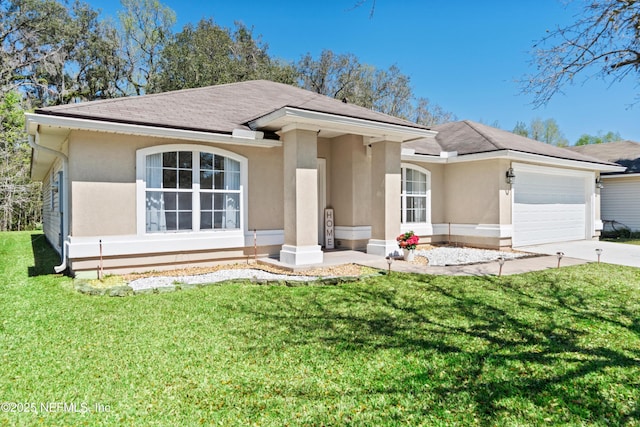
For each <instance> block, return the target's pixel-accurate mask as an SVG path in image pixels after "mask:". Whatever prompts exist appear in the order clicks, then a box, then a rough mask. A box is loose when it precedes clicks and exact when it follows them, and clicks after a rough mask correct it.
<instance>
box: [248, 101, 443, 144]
mask: <svg viewBox="0 0 640 427" xmlns="http://www.w3.org/2000/svg"><path fill="white" fill-rule="evenodd" d="M279 120H280V121H284V122H286V123H285V124H288V123H309V124H315V125H317V126H319V127H320V128H322V129H327V130H337V131H341V132H347V133H355V134H359V135H365V136H370V137H374V138H381V140H384V139H385V138H390V139H391V140H401V141H410V140H413V139H419V138H434V137H435V136H436V134H437V132H436V131H432V130H427V129H420V128H413V127H410V126H402V125H396V124H393V123H384V122H377V121H375V120H366V119H359V118H355V117H347V116H340V115H337V114H330V113H322V112H318V111H309V110H301V109H299V108H293V107H283V108H280V109H278V110H276V111H273V112H271V113H269V114H267V115H265V116H262V117H260V118H258V119H255V120H253V121H251V122H250V123H249V125H250V127H251V128H252V129H262V128H265V127H268V126H270V125H273V123H274V122H276V121H279Z"/></svg>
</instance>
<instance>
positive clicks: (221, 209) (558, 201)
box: [26, 81, 621, 275]
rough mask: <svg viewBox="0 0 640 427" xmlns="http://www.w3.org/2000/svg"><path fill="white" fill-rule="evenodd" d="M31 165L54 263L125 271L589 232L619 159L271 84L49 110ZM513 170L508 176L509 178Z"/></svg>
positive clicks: (296, 261)
mask: <svg viewBox="0 0 640 427" xmlns="http://www.w3.org/2000/svg"><path fill="white" fill-rule="evenodd" d="M26 127H27V131H28V133H29V137H30V144H31V146H32V148H33V155H32V164H31V174H32V178H33V179H35V180H41V181H42V182H43V192H44V216H43V218H44V220H43V221H44V232H45V235H46V237H47V239H48V240H49V242H51V244H52V245H53V246H54V247H55V248H56V250H57V251H58V252H59V253H60V254H61V258H62V260H63V262H62V264H61V265H60V266H58V270H62V269H64V268H67V267H68V268H70V270H71V271H73V272H74V273H75V274H81V275H84V274H87V275H88V274H95V272H96V268H97V266H98V265H102V266H103V269H104V271H106V272H112V273H119V272H126V271H147V270H152V269H153V270H161V269H168V268H175V267H177V266H192V265H207V264H209V263H212V262H215V261H220V260H226V259H244V258H247V257H252V256H254V254H258V256H265V255H276V256H279V257H280V260H281V261H282V262H284V263H287V264H291V265H308V264H317V263H321V262H322V260H323V246H324V238H325V234H324V213H325V208H328V207H330V208H332V209H333V212H334V222H335V228H334V233H335V235H334V237H335V243H336V245H337V246H338V248H349V249H356V250H366V251H367V252H368V253H371V254H376V255H380V256H385V255H387V254H389V253H390V252H393V251H395V250H396V249H397V244H396V240H395V238H396V236H397V235H398V234H399V233H400V231H401V230H409V229H411V230H415V232H416V233H418V234H419V235H420V236H422V238H423V239H422V240H423V241H427V242H428V241H432V242H441V241H454V242H457V243H464V244H471V245H476V246H482V247H494V248H499V247H510V246H518V245H525V244H532V243H538V242H545V241H553V240H554V239H555V240H557V239H561V240H565V239H591V238H593V237H595V236H597V235H598V230H599V229H600V228H601V223H600V221H599V218H600V217H599V203H598V195H597V192H596V190H595V180H596V178H597V177H598V176H599V173H600V172H615V171H618V170H620V169H621V168H620V167H619V166H617V165H614V164H611V163H609V162H606V161H600V160H597V159H593V158H591V157H588V156H585V155H582V154H579V153H575V152H571V151H568V150H564V149H561V148H557V147H551V146H548V145H545V144H542V143H538V142H536V141H532V140H529V139H526V138H523V137H520V136H517V135H513V134H511V133H509V132H504V131H501V130H498V129H493V128H491V127H488V126H484V125H481V124H478V123H473V122H466V121H465V122H456V123H450V124H446V125H442V126H438V127H436V128H434V129H429V128H427V127H425V126H421V125H417V124H415V123H411V122H408V121H405V120H402V119H399V118H395V117H391V116H388V115H385V114H381V113H377V112H374V111H371V110H368V109H366V108H362V107H358V106H356V105H351V104H348V103H345V102H341V101H338V100H335V99H332V98H328V97H325V96H322V95H318V94H315V93H312V92H309V91H306V90H303V89H299V88H296V87H292V86H287V85H283V84H279V83H273V82H269V81H249V82H242V83H235V84H227V85H220V86H212V87H205V88H199V89H188V90H181V91H174V92H167V93H161V94H154V95H146V96H140V97H131V98H120V99H111V100H103V101H93V102H86V103H79V104H70V105H61V106H56V107H49V108H42V109H39V110H36V111H35V112H34V113H32V114H27V117H26ZM514 180H515V181H514Z"/></svg>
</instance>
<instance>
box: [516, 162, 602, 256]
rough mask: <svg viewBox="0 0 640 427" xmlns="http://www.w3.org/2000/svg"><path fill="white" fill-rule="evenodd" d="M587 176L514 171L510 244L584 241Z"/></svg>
mask: <svg viewBox="0 0 640 427" xmlns="http://www.w3.org/2000/svg"><path fill="white" fill-rule="evenodd" d="M587 182H588V178H587V177H585V176H575V175H562V174H561V172H557V173H553V174H551V173H549V174H547V173H539V172H531V171H516V182H515V184H514V186H513V193H514V194H513V197H514V203H513V239H512V243H513V246H525V245H535V244H541V243H552V242H562V241H569V240H583V239H585V238H586V235H587V212H590V211H591V210H590V206H588V203H587V200H586V199H587V198H586V189H587Z"/></svg>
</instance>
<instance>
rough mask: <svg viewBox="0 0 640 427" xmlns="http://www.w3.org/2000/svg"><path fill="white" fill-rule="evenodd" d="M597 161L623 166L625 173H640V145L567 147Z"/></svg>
mask: <svg viewBox="0 0 640 427" xmlns="http://www.w3.org/2000/svg"><path fill="white" fill-rule="evenodd" d="M569 148H570V149H571V150H572V151H575V152H576V153H582V154H585V155H588V156H591V157H595V158H597V159H600V160H603V161H607V162H613V163H617V164H619V165H621V166H625V167H626V168H627V170H626V171H625V173H640V143H638V142H633V141H616V142H606V143H603V144H589V145H578V146H575V147H569Z"/></svg>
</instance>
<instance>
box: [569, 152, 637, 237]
mask: <svg viewBox="0 0 640 427" xmlns="http://www.w3.org/2000/svg"><path fill="white" fill-rule="evenodd" d="M569 148H570V149H571V150H573V151H574V152H576V153H582V154H585V155H588V156H591V157H594V158H596V159H600V160H601V161H607V162H614V163H617V164H619V165H620V166H623V167H624V168H625V169H624V170H623V171H619V172H609V173H606V174H602V187H603V188H602V189H601V190H600V194H601V201H600V204H601V210H602V214H601V215H602V220H603V222H604V223H605V229H606V230H608V231H611V230H613V229H618V230H619V229H621V228H627V229H630V230H632V231H640V143H637V142H633V141H617V142H607V143H603V144H590V145H582V146H575V147H569Z"/></svg>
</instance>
